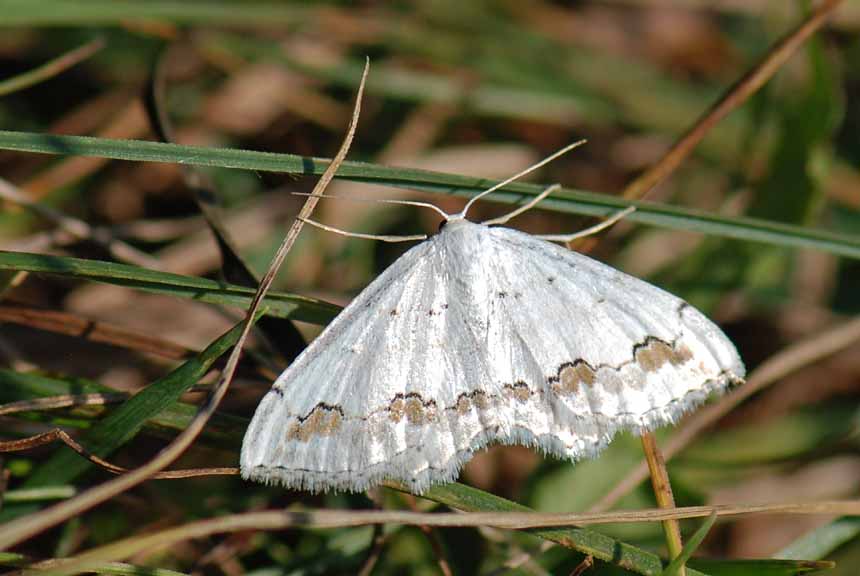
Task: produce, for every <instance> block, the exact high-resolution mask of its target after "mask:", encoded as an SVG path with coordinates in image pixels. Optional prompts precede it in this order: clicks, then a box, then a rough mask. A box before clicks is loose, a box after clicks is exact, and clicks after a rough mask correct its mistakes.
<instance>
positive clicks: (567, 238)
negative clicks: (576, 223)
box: [535, 206, 636, 242]
mask: <svg viewBox="0 0 860 576" xmlns="http://www.w3.org/2000/svg"><path fill="white" fill-rule="evenodd" d="M634 210H636V206H628V207H627V208H625V209H624V210H619V211H618V212H616V213H615V214H614V215H613V216H611V217H609V218H607V219H606V220H604V221H603V222H600V223H598V224H595V225H594V226H591V227H589V228H586V229H585V230H580V231H579V232H574V233H573V234H539V235H538V234H536V235H535V236H536V237H537V238H541V239H542V240H549V241H550V242H571V241H573V240H576V239H577V238H584V237H585V236H591V235H592V234H597V233H598V232H600V231H601V230H605V229H606V228H609V227H610V226H612V225H613V224H615V223H616V222H618V221H619V220H621V219H622V218H624V217H625V216H627V215H628V214H630V213H631V212H633V211H634Z"/></svg>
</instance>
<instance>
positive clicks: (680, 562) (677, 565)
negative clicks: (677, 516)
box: [662, 510, 717, 576]
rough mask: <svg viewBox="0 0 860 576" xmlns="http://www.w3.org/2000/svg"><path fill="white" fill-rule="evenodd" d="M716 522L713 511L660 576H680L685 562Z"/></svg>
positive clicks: (715, 515)
mask: <svg viewBox="0 0 860 576" xmlns="http://www.w3.org/2000/svg"><path fill="white" fill-rule="evenodd" d="M716 521H717V511H716V510H714V511H713V512H711V515H710V516H708V517H707V518H706V519H705V521H704V522H702V525H701V526H699V528H698V529H697V530H696V532H695V533H694V534H693V535H692V536H690V538H689V539H688V540H687V543H686V544H685V545H684V547H683V548H682V549H681V553H680V554H678V555H677V556H676V557H675V558H674V559H673V560H672V561H671V562H669V565H668V566H666V569H665V570H663V574H662V576H678V575H679V574H681V570H682V569H683V568H684V567H685V566H686V564H687V560H689V559H690V557H691V556H692V555H693V552H695V551H696V550H697V549H698V548H699V546H701V545H702V542H703V541H704V540H705V536H707V535H708V532H710V531H711V528H712V527H713V525H714V523H715V522H716Z"/></svg>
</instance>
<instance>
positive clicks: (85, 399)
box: [0, 392, 129, 452]
mask: <svg viewBox="0 0 860 576" xmlns="http://www.w3.org/2000/svg"><path fill="white" fill-rule="evenodd" d="M128 396H129V395H128V394H127V393H125V392H107V393H101V392H94V393H91V394H60V395H57V396H45V397H43V398H35V399H32V400H18V401H16V402H7V403H6V404H0V416H8V415H9V414H17V413H19V412H34V411H41V410H57V409H59V408H71V407H73V406H104V405H106V404H113V403H115V402H121V401H122V400H125V399H126V398H128ZM0 446H2V443H0ZM2 451H3V450H2V449H0V452H2Z"/></svg>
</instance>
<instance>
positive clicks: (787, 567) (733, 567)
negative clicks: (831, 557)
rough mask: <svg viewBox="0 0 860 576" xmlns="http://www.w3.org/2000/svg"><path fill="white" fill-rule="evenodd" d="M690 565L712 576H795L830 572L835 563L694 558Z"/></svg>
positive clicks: (688, 569)
mask: <svg viewBox="0 0 860 576" xmlns="http://www.w3.org/2000/svg"><path fill="white" fill-rule="evenodd" d="M690 565H692V566H695V567H696V568H698V569H701V570H704V571H706V572H707V573H708V574H710V575H711V576H751V575H753V574H754V575H755V576H795V575H796V574H806V573H807V572H814V571H817V570H830V569H832V568H834V567H835V564H834V563H833V562H814V561H806V560H768V559H764V560H758V559H756V560H711V559H704V558H693V559H691V560H690V562H689V564H688V567H687V574H689V573H690V568H689V567H690Z"/></svg>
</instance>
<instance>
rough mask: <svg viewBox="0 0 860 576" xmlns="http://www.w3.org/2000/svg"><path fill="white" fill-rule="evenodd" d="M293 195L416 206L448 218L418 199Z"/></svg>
mask: <svg viewBox="0 0 860 576" xmlns="http://www.w3.org/2000/svg"><path fill="white" fill-rule="evenodd" d="M290 194H292V195H293V196H313V197H315V198H332V199H335V200H351V201H353V202H379V203H380V204H402V205H404V206H418V207H421V208H430V209H431V210H434V211H435V212H436V213H437V214H439V215H440V216H442V217H443V218H448V214H447V213H445V211H444V210H442V209H441V208H439V207H438V206H436V205H434V204H431V203H430V202H420V201H418V200H400V199H397V198H366V197H361V196H335V195H334V194H309V193H308V192H290Z"/></svg>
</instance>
